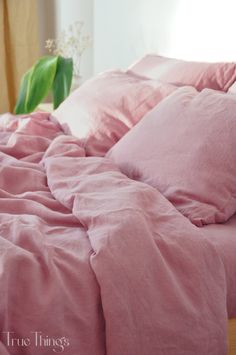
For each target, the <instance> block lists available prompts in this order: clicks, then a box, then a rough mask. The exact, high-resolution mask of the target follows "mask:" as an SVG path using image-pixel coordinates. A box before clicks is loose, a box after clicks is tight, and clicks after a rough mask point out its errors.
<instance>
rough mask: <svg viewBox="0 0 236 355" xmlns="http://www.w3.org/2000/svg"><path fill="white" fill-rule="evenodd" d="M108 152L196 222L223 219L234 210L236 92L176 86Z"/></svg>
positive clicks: (211, 221) (135, 176) (235, 197)
mask: <svg viewBox="0 0 236 355" xmlns="http://www.w3.org/2000/svg"><path fill="white" fill-rule="evenodd" d="M107 156H108V157H109V158H111V159H112V160H113V161H115V163H117V164H118V166H119V167H120V169H121V170H122V172H123V173H125V174H126V175H128V176H129V177H130V178H132V179H135V180H140V181H143V182H145V183H147V184H150V185H151V186H153V187H155V188H157V189H158V190H159V191H161V192H162V193H163V194H164V195H165V196H166V197H167V198H168V199H169V200H170V201H171V202H172V203H173V204H174V205H175V206H176V208H177V209H178V210H179V211H180V212H181V213H182V214H184V215H185V216H187V217H188V218H189V219H190V220H191V221H192V222H193V223H194V224H196V225H197V226H201V225H203V224H209V223H218V222H225V221H226V220H227V219H228V218H229V217H230V216H232V215H233V214H234V213H235V211H236V95H230V94H225V93H223V92H218V91H214V90H210V89H204V90H203V91H202V92H201V93H198V92H197V91H196V90H195V89H194V88H191V87H183V88H180V89H178V90H176V92H174V93H173V94H172V95H170V96H169V97H168V98H166V99H165V100H163V101H162V102H161V103H160V104H159V105H158V106H156V107H155V108H154V109H153V110H152V111H151V112H150V113H148V114H147V115H146V116H145V117H144V118H143V119H142V120H141V121H140V122H139V123H138V124H137V125H136V126H135V127H134V128H133V129H132V130H130V131H129V132H128V133H127V134H126V135H125V136H124V137H123V138H122V139H121V140H120V141H119V142H118V143H117V144H116V145H115V146H114V147H113V148H112V149H111V150H110V151H109V152H108V154H107Z"/></svg>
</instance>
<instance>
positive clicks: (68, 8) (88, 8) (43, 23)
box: [38, 0, 96, 81]
mask: <svg viewBox="0 0 236 355" xmlns="http://www.w3.org/2000/svg"><path fill="white" fill-rule="evenodd" d="M95 1H96V0H95ZM38 8H39V18H40V21H39V27H40V41H41V53H42V54H45V53H48V52H47V51H46V50H45V48H44V47H45V41H46V40H47V39H48V38H56V37H58V35H59V34H60V32H61V31H62V30H65V29H67V28H68V26H69V25H71V24H72V23H73V22H75V21H83V22H84V34H86V35H87V34H88V35H90V36H91V37H92V38H93V0H38ZM81 75H82V79H83V81H84V80H86V79H88V78H89V77H91V76H92V75H93V45H91V46H90V48H88V49H87V50H86V51H85V52H84V54H83V57H82V62H81Z"/></svg>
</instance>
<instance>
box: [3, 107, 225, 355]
mask: <svg viewBox="0 0 236 355" xmlns="http://www.w3.org/2000/svg"><path fill="white" fill-rule="evenodd" d="M0 122H1V123H0V139H1V145H0V161H1V164H0V168H1V173H0V286H1V288H0V294H1V297H0V337H1V338H0V339H1V342H0V349H1V353H3V354H4V355H5V354H11V355H20V354H24V355H28V354H34V355H38V354H45V355H47V354H52V353H53V352H54V350H55V349H56V350H57V351H58V352H59V350H63V351H61V353H63V352H64V353H65V354H69V355H75V354H79V355H91V354H96V355H105V354H107V355H121V354H122V355H158V354H160V355H162V354H166V355H167V354H168V355H176V354H178V355H185V354H188V355H190V354H202V355H210V354H212V355H213V354H214V355H224V354H227V337H226V334H227V309H226V293H227V292H229V290H227V287H226V281H225V269H224V265H223V263H222V260H221V258H220V257H219V255H218V253H217V252H216V250H215V248H214V247H213V246H212V245H211V244H210V243H209V242H208V241H207V240H206V238H205V237H204V234H203V232H202V231H201V230H199V229H198V228H197V227H196V226H194V225H192V224H191V223H190V222H189V221H188V219H186V218H185V217H183V216H182V215H181V214H180V213H179V212H178V211H177V210H176V209H175V208H174V206H173V205H172V204H171V203H170V202H169V201H167V200H166V199H165V198H164V197H163V196H162V195H161V193H160V192H158V191H157V190H155V189H154V188H152V187H150V186H148V185H146V184H144V183H141V182H137V181H133V180H130V179H129V178H127V177H126V176H125V175H123V174H122V173H121V172H120V171H119V169H118V167H117V166H116V165H115V164H113V163H112V162H111V161H110V160H109V159H106V158H101V157H85V152H84V149H83V148H82V147H81V144H80V141H79V140H78V139H76V138H74V137H72V136H66V135H64V134H63V133H62V131H61V129H60V126H58V125H57V124H55V123H53V122H51V121H50V120H49V118H48V116H47V114H34V115H31V116H28V117H27V116H25V117H14V116H4V117H1V120H0ZM9 332H11V334H10V335H9V334H8V333H9ZM35 332H39V334H38V337H39V336H41V338H44V339H45V338H46V337H48V339H50V340H51V343H52V342H53V341H52V339H54V340H55V339H57V340H58V339H60V341H59V340H58V342H57V344H56V345H55V342H54V344H51V343H50V345H45V344H46V342H44V343H43V342H42V344H41V343H40V342H39V341H38V343H37V344H36V339H35V336H36V335H35ZM8 335H9V338H10V340H12V338H13V337H14V339H16V340H17V339H21V340H22V339H26V338H27V339H28V340H29V341H28V342H27V345H25V346H22V345H19V344H16V343H15V344H13V345H12V344H11V343H10V344H9V342H8V340H9V339H8V338H7V336H8ZM62 347H64V348H63V349H62Z"/></svg>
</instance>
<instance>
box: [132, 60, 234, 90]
mask: <svg viewBox="0 0 236 355" xmlns="http://www.w3.org/2000/svg"><path fill="white" fill-rule="evenodd" d="M128 72H132V73H135V74H138V75H143V76H146V77H148V78H151V79H158V80H161V81H163V82H165V83H170V84H174V85H177V86H185V85H189V86H194V87H195V88H196V89H197V90H199V91H201V90H202V89H204V88H210V89H215V90H222V91H227V90H228V89H229V87H230V86H231V85H232V84H233V83H234V82H235V80H236V63H204V62H190V61H184V60H180V59H174V58H167V57H162V56H159V55H155V54H148V55H146V56H145V57H143V58H141V59H140V60H139V61H138V62H136V63H134V64H133V65H131V67H130V68H129V70H128Z"/></svg>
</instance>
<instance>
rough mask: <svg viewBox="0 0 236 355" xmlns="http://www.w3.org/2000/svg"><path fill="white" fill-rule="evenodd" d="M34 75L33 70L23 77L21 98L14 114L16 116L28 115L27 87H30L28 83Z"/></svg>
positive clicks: (19, 97)
mask: <svg viewBox="0 0 236 355" xmlns="http://www.w3.org/2000/svg"><path fill="white" fill-rule="evenodd" d="M31 74H32V69H30V70H28V71H27V72H26V73H25V75H24V76H23V78H22V79H21V83H20V92H19V96H18V99H17V102H16V106H15V109H14V112H15V113H16V114H20V113H26V112H27V110H26V107H25V103H26V100H25V98H26V96H27V87H28V82H29V80H30V78H29V77H30V75H31Z"/></svg>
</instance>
